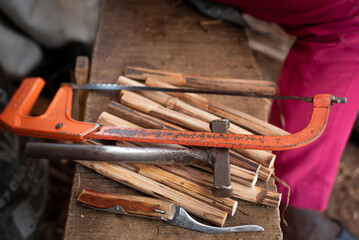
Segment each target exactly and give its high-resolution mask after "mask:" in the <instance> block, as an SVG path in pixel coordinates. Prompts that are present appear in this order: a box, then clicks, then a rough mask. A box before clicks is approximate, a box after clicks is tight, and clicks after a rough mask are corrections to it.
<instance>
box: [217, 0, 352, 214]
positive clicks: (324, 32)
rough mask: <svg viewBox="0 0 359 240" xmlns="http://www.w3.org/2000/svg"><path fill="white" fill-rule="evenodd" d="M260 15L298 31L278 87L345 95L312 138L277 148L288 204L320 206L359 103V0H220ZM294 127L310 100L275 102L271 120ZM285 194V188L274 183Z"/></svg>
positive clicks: (300, 124)
mask: <svg viewBox="0 0 359 240" xmlns="http://www.w3.org/2000/svg"><path fill="white" fill-rule="evenodd" d="M219 2H221V3H225V4H230V5H233V6H236V7H238V8H239V9H240V10H241V11H243V12H246V13H249V14H251V15H253V16H255V17H257V18H259V19H262V20H265V21H270V22H275V23H278V24H280V25H281V26H282V27H283V29H284V30H285V31H287V32H288V33H289V34H292V35H295V36H297V40H296V42H295V43H294V45H293V47H292V48H291V50H290V53H289V55H288V57H287V59H286V61H285V63H284V66H283V69H282V72H281V75H280V79H279V93H280V94H281V95H284V96H313V95H314V94H317V93H330V94H333V95H334V96H337V97H347V98H348V103H347V104H337V105H334V106H332V109H331V112H330V116H329V120H328V125H327V128H326V130H325V131H324V133H323V135H322V136H321V137H320V138H319V139H318V140H317V141H315V142H314V143H312V144H310V145H308V146H306V147H303V148H300V149H296V150H288V151H283V152H278V153H277V159H276V164H275V169H276V175H277V176H278V177H280V178H281V179H283V180H284V181H286V182H287V183H288V184H289V185H290V187H291V195H290V205H291V206H293V207H298V208H307V209H313V210H318V211H324V210H325V209H326V206H327V202H328V199H329V196H330V193H331V189H332V187H333V184H334V181H335V176H336V173H337V168H338V163H339V161H340V157H341V155H342V152H343V150H344V147H345V145H346V142H347V140H348V137H349V135H350V132H351V129H352V126H353V124H354V121H355V118H356V116H357V113H358V109H359V70H358V64H359V1H358V0H341V1H338V0H300V1H298V0H256V1H248V0H232V1H231V0H219ZM280 112H282V114H283V116H284V119H285V126H282V127H284V128H285V130H287V131H289V132H291V133H294V132H297V131H300V130H301V129H303V128H304V127H305V126H306V124H307V123H308V121H309V118H310V114H311V104H308V103H305V102H301V101H291V100H284V101H281V102H280V104H278V102H274V104H273V107H272V111H271V115H270V121H271V122H272V123H274V124H276V125H278V126H280V124H281V123H280V120H279V113H280ZM278 190H279V192H282V193H283V198H282V199H283V200H284V201H285V200H286V197H287V196H286V194H287V190H286V189H285V188H283V186H281V185H278Z"/></svg>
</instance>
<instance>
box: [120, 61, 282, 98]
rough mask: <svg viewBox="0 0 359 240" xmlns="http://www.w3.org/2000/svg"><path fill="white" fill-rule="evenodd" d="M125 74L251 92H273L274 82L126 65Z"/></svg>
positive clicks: (186, 84)
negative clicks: (212, 76)
mask: <svg viewBox="0 0 359 240" xmlns="http://www.w3.org/2000/svg"><path fill="white" fill-rule="evenodd" d="M126 76H127V77H130V78H134V79H139V80H146V79H147V78H148V77H151V76H153V77H157V78H161V79H162V80H164V81H167V82H168V83H171V84H174V85H178V86H188V87H197V88H208V89H219V88H220V89H221V90H232V91H243V92H253V93H259V94H274V93H275V84H274V83H272V82H270V81H264V80H247V79H233V78H210V77H198V76H190V75H185V74H181V73H174V72H166V71H159V70H153V69H146V68H137V67H127V68H126Z"/></svg>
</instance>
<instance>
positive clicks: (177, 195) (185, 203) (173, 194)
mask: <svg viewBox="0 0 359 240" xmlns="http://www.w3.org/2000/svg"><path fill="white" fill-rule="evenodd" d="M78 163H80V164H81V165H83V166H85V167H88V168H90V169H92V170H94V171H96V172H98V173H100V174H101V175H103V176H106V177H108V178H111V179H113V180H115V181H119V182H121V183H123V184H125V185H127V186H129V187H132V188H134V189H137V190H139V191H141V192H143V193H146V194H149V195H152V196H155V197H158V198H161V199H167V200H170V201H172V202H174V203H176V204H178V205H180V206H182V207H183V208H185V209H186V210H187V211H188V212H190V213H192V214H194V215H196V216H198V217H200V218H203V219H205V220H207V221H209V222H212V223H214V224H216V225H219V226H223V224H224V222H225V220H226V218H227V212H225V211H223V210H220V209H218V208H215V207H213V206H211V205H208V204H206V203H204V202H202V201H200V200H198V199H196V198H194V197H190V196H188V195H186V194H184V193H182V192H180V191H177V190H174V189H172V188H170V187H168V186H166V185H164V184H161V183H159V182H156V181H154V180H152V179H150V178H147V177H145V176H142V175H141V174H138V173H136V172H133V171H131V170H129V169H127V168H125V167H122V166H120V165H118V164H111V163H105V162H90V161H78Z"/></svg>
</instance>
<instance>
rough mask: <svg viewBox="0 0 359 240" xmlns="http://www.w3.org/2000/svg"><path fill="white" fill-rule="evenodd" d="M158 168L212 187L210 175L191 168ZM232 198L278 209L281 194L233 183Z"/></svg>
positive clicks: (163, 166)
mask: <svg viewBox="0 0 359 240" xmlns="http://www.w3.org/2000/svg"><path fill="white" fill-rule="evenodd" d="M160 168H163V169H165V170H166V171H169V172H172V173H174V174H177V175H179V176H181V177H184V178H190V179H192V180H193V181H194V182H196V183H198V184H200V185H203V186H206V187H208V188H210V187H211V186H212V185H213V177H212V174H210V173H206V172H203V171H201V170H198V169H195V168H193V167H184V166H180V165H175V166H171V167H169V166H167V165H161V166H160ZM232 188H233V197H236V198H239V199H242V200H246V201H249V202H254V203H259V204H263V205H267V206H271V207H279V204H280V200H281V196H282V195H281V194H280V193H276V192H272V191H268V190H266V189H264V188H260V187H247V186H244V185H242V184H239V183H236V182H233V183H232Z"/></svg>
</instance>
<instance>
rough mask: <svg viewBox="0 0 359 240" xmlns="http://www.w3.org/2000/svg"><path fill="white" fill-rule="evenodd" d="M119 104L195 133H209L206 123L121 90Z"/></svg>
mask: <svg viewBox="0 0 359 240" xmlns="http://www.w3.org/2000/svg"><path fill="white" fill-rule="evenodd" d="M120 102H121V104H123V105H125V106H127V107H131V108H134V109H136V110H138V111H141V112H144V113H147V114H150V115H154V116H156V117H159V118H162V119H166V120H167V121H170V122H172V123H175V124H179V125H181V126H184V127H186V128H190V129H196V131H201V132H209V131H210V128H209V125H208V124H207V123H205V122H203V121H200V120H198V119H196V118H193V117H190V116H187V115H185V114H183V113H179V112H176V111H173V110H171V109H168V108H165V107H163V106H162V105H160V104H158V103H156V102H154V101H152V100H150V99H148V98H146V97H143V96H141V95H139V94H137V93H134V92H130V91H126V90H122V91H121V99H120Z"/></svg>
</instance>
